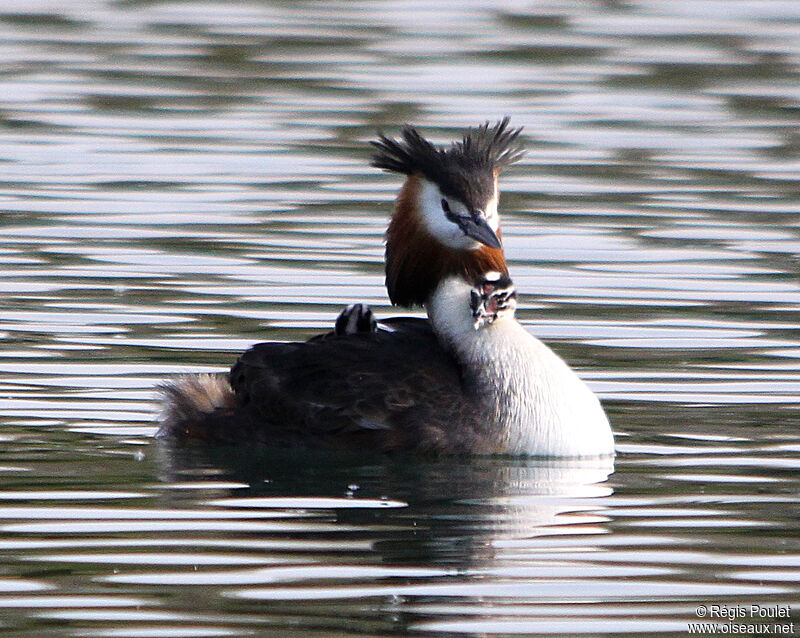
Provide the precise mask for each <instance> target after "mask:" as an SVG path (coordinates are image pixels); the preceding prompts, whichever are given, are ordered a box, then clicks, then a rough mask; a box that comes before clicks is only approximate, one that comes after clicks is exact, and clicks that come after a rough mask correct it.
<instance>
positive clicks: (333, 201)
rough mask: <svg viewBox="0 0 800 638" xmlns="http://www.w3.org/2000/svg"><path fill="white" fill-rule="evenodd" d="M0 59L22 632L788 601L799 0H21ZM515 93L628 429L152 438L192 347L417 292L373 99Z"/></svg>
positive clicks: (794, 483) (3, 433) (645, 612)
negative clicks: (396, 290)
mask: <svg viewBox="0 0 800 638" xmlns="http://www.w3.org/2000/svg"><path fill="white" fill-rule="evenodd" d="M0 60H2V62H3V73H2V74H0V96H2V97H0V126H1V127H2V133H1V134H0V162H2V167H3V170H2V173H0V206H1V207H2V211H3V214H2V216H0V224H1V225H2V237H3V241H2V243H0V265H2V269H1V271H0V336H2V341H0V388H1V389H2V394H1V395H0V442H1V443H2V448H3V454H2V457H0V477H2V481H0V555H1V556H0V631H3V632H5V633H6V634H7V635H9V636H36V637H40V636H125V637H135V636H176V637H182V636H192V637H194V636H247V635H253V636H279V635H280V636H285V635H290V634H291V635H302V636H326V637H327V636H345V635H347V636H365V637H367V636H384V635H389V634H403V635H404V634H413V635H432V636H463V635H481V636H484V635H563V634H570V635H580V636H596V635H650V634H655V635H664V636H686V635H687V632H688V629H689V627H688V624H689V623H690V622H691V623H693V622H696V621H699V620H709V621H717V622H722V623H723V624H729V621H730V619H729V618H722V619H719V618H702V617H700V616H699V615H698V611H697V610H698V608H699V606H700V605H706V606H707V609H711V607H712V606H713V605H717V607H718V608H726V609H729V610H730V609H734V608H736V607H739V606H741V607H746V608H747V609H749V606H750V605H759V606H761V607H764V608H780V609H785V608H791V609H790V613H791V619H789V621H788V622H791V621H796V622H795V625H796V627H794V628H792V629H791V631H792V632H794V633H797V634H800V630H798V629H797V627H800V618H799V617H798V609H800V582H799V581H800V579H798V573H800V538H798V532H797V530H798V526H797V521H798V519H799V518H800V505H799V503H798V493H800V482H799V481H798V478H797V477H798V467H800V436H799V435H798V424H799V421H800V419H798V404H800V372H799V371H798V360H799V359H800V332H799V331H798V328H797V326H798V321H797V319H798V311H800V280H799V279H798V275H797V272H798V262H797V257H796V255H797V254H798V252H799V251H800V232H798V221H797V212H798V208H799V207H800V200H799V198H798V177H800V160H798V137H797V130H798V124H800V122H799V121H798V120H799V118H798V112H799V111H798V104H799V103H800V102H799V100H800V90H798V87H799V86H800V77H798V64H799V63H800V5H798V4H797V3H795V2H790V1H786V0H763V1H760V2H745V1H742V2H738V1H737V2H722V1H714V0H697V1H693V2H682V1H675V2H657V1H647V0H637V1H635V2H628V3H617V2H579V1H575V2H571V1H569V2H552V3H528V2H518V1H516V0H507V1H502V2H497V3H491V5H489V4H487V3H482V2H469V1H468V2H464V1H463V0H462V1H460V2H457V3H456V2H436V3H424V2H417V3H413V2H412V3H411V4H409V3H408V2H404V3H397V2H393V1H389V2H384V1H381V2H375V1H363V2H347V3H342V2H332V1H325V0H322V1H320V2H277V1H276V2H270V1H265V2H234V3H220V2H216V1H209V2H198V3H180V2H174V3H168V2H137V1H131V2H107V1H97V2H66V3H63V2H62V3H56V4H53V3H50V2H44V1H39V0H36V1H34V2H28V3H26V4H25V5H24V6H17V5H14V6H12V5H11V4H9V3H6V5H5V6H2V7H0ZM505 114H508V115H510V116H511V117H512V121H513V122H514V123H515V124H517V125H523V126H525V130H526V135H527V141H528V143H529V149H530V150H529V153H528V155H527V157H526V158H525V160H524V161H523V162H521V163H520V164H519V165H517V166H516V167H514V168H513V169H511V170H509V171H508V172H507V173H506V174H505V175H504V176H503V180H502V184H501V185H502V190H503V197H502V202H501V208H502V214H503V220H504V221H503V225H504V239H505V246H506V252H507V255H508V257H509V259H510V264H511V270H512V275H513V277H514V279H515V282H516V284H517V286H518V289H519V290H520V291H521V297H520V302H521V310H520V313H519V314H520V317H521V319H522V321H523V322H524V323H525V325H526V326H527V327H528V328H529V330H530V331H531V332H533V333H534V334H536V335H537V336H539V337H541V338H542V339H544V340H545V341H547V342H548V343H549V344H551V345H552V347H553V348H554V349H555V350H557V351H558V352H559V353H560V354H562V355H563V356H564V357H565V358H566V359H567V360H568V361H570V362H571V363H572V364H573V365H574V366H575V367H576V369H578V371H579V372H580V374H581V375H582V376H583V377H584V378H585V379H587V380H588V382H589V383H590V385H591V386H592V387H593V388H594V389H595V390H596V391H597V392H598V393H599V395H600V396H601V397H602V398H603V401H604V404H605V406H606V408H607V411H608V413H609V415H610V417H611V419H612V422H613V424H614V429H615V432H616V436H617V442H618V450H619V455H618V457H617V459H616V461H615V463H614V465H613V466H611V465H610V464H602V463H599V464H598V463H590V464H580V465H576V464H574V463H563V462H562V463H559V462H544V461H537V460H522V459H517V460H515V459H470V460H465V459H441V460H434V459H416V460H415V459H406V458H392V459H384V458H380V457H359V458H352V457H347V456H344V457H334V458H330V457H328V456H326V455H319V454H310V453H302V452H295V453H276V452H270V451H267V450H242V449H239V450H226V449H202V448H189V449H174V448H171V447H170V446H169V445H166V444H163V443H158V442H155V441H153V439H152V434H153V433H154V431H155V429H156V427H157V421H156V419H155V413H156V405H155V403H154V401H153V394H152V389H153V387H154V385H155V384H156V383H158V382H159V381H161V380H163V379H165V378H167V377H169V376H170V375H172V374H175V373H179V372H187V371H220V370H224V369H226V368H227V367H228V366H230V364H231V363H232V361H233V360H234V359H235V357H236V353H238V352H240V351H242V350H243V349H244V348H246V347H247V346H248V345H250V344H252V343H254V342H257V341H261V340H266V339H278V340H300V339H305V338H307V337H309V336H311V335H313V334H315V333H316V332H318V331H320V330H324V329H326V328H327V327H329V326H330V325H331V322H332V321H333V319H334V317H335V316H336V314H337V313H338V312H339V310H340V309H341V308H342V306H343V305H345V304H347V303H351V302H353V301H356V300H360V301H367V302H369V303H370V304H372V305H373V306H374V307H375V309H376V311H377V312H378V313H379V314H381V315H383V316H386V315H387V314H389V313H392V312H397V311H396V310H393V309H391V308H390V307H389V305H388V300H387V298H386V294H385V290H384V287H383V277H382V260H383V253H382V236H383V232H384V230H385V227H386V223H387V219H388V214H389V211H390V208H391V200H392V198H393V196H394V192H395V191H396V189H397V187H398V179H397V177H396V176H392V175H384V174H381V173H379V172H378V171H376V170H374V169H371V168H369V166H368V161H369V150H368V145H367V142H368V141H369V140H370V139H372V138H374V136H375V134H376V130H379V129H380V130H384V131H386V132H387V133H395V132H397V130H398V127H399V125H400V124H402V123H404V122H413V123H415V124H417V125H419V126H421V127H423V128H424V130H425V131H426V133H428V134H429V135H430V136H432V137H433V138H435V139H436V140H439V141H442V142H446V141H448V140H450V139H452V138H453V136H457V135H459V132H460V131H461V129H462V128H463V127H464V126H467V125H471V124H476V123H479V122H483V121H485V120H495V119H497V118H499V117H500V116H502V115H505ZM748 614H749V612H748ZM750 620H751V617H749V616H748V617H746V618H744V619H740V620H739V621H738V622H748V621H750ZM753 620H759V619H753ZM770 622H771V623H772V624H771V627H772V628H773V629H774V630H775V631H774V633H777V631H782V630H784V628H785V622H787V621H786V619H781V620H771V621H770ZM779 628H780V629H779ZM728 629H730V627H728ZM751 633H753V632H751ZM762 633H763V632H762ZM784 635H785V633H784Z"/></svg>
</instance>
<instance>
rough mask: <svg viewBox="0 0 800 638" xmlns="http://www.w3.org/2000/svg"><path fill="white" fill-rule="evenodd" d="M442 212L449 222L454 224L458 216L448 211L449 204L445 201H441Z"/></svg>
mask: <svg viewBox="0 0 800 638" xmlns="http://www.w3.org/2000/svg"><path fill="white" fill-rule="evenodd" d="M442 210H443V211H444V216H445V217H447V219H449V220H450V221H451V222H455V221H456V220H457V219H458V215H456V214H455V213H454V212H453V211H452V210H450V204H448V203H447V200H446V199H442Z"/></svg>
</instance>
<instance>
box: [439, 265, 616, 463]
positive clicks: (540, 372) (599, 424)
mask: <svg viewBox="0 0 800 638" xmlns="http://www.w3.org/2000/svg"><path fill="white" fill-rule="evenodd" d="M470 289H471V286H470V285H469V284H467V283H466V282H464V281H463V280H462V279H458V278H450V279H448V280H446V281H444V282H442V283H441V284H440V285H439V287H438V288H437V290H436V291H435V292H434V294H433V295H432V298H431V300H430V302H429V304H428V314H429V315H430V318H431V321H432V323H433V326H434V330H436V332H437V334H438V335H439V338H440V339H442V340H443V341H444V342H445V343H447V344H449V347H450V348H451V349H452V350H453V351H454V352H455V354H456V356H457V357H458V359H459V361H460V363H461V364H462V365H463V366H464V367H465V369H466V370H467V372H468V373H469V374H470V376H471V378H472V379H473V381H474V388H475V391H476V392H477V393H478V397H477V400H478V401H479V403H481V404H482V405H485V406H486V408H487V418H489V419H492V420H493V421H494V422H495V423H496V425H497V428H498V437H499V440H500V442H501V444H500V447H501V449H502V451H504V452H505V453H508V454H528V455H532V456H602V455H610V454H613V453H614V439H613V436H612V434H611V427H610V425H609V422H608V418H607V417H606V415H605V412H604V411H603V408H602V407H601V405H600V401H599V400H598V399H597V397H596V396H595V395H594V394H593V393H592V391H591V390H590V389H589V388H588V386H587V385H586V384H585V383H584V382H583V381H582V380H581V379H580V378H579V377H578V375H577V374H575V372H574V371H573V370H572V369H571V368H570V367H569V366H568V365H567V364H566V363H565V362H564V360H563V359H561V358H560V357H559V356H558V355H557V354H555V353H554V352H553V351H552V350H551V349H550V348H548V347H547V346H546V345H545V344H543V343H542V342H541V341H539V340H538V339H536V338H535V337H533V336H532V335H531V334H529V333H528V332H527V331H526V330H525V329H524V328H523V327H522V326H521V325H520V324H519V322H517V320H516V319H514V318H513V317H507V318H503V319H500V320H498V321H496V322H495V323H494V324H492V325H490V326H486V327H484V328H482V329H480V330H475V328H474V325H473V321H472V316H471V313H470V312H469V291H470Z"/></svg>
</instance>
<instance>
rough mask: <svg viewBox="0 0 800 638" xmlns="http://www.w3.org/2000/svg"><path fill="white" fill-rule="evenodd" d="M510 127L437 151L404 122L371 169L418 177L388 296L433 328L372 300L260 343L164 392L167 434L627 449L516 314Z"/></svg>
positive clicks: (400, 231)
mask: <svg viewBox="0 0 800 638" xmlns="http://www.w3.org/2000/svg"><path fill="white" fill-rule="evenodd" d="M519 133H520V129H510V128H509V127H508V118H505V119H503V120H501V121H500V122H498V123H497V124H496V125H494V126H492V127H490V126H489V125H488V124H485V125H483V126H480V127H477V128H474V129H470V130H469V131H467V133H466V134H465V136H464V138H463V140H462V141H461V142H459V143H454V144H452V145H451V146H450V147H449V148H438V147H436V146H434V145H433V144H431V143H430V142H429V141H427V140H426V139H424V138H423V137H422V136H421V135H420V134H419V133H418V132H417V131H416V130H415V129H413V128H411V127H406V128H405V129H404V130H403V133H402V138H401V139H400V140H393V139H389V138H387V137H383V136H381V138H380V139H379V140H378V141H377V142H374V143H373V144H374V146H375V147H376V149H377V152H376V154H375V156H374V160H373V165H374V166H376V167H379V168H383V169H386V170H389V171H393V172H398V173H402V174H404V175H406V180H405V183H404V185H403V187H402V189H401V190H400V193H399V195H398V197H397V199H396V202H395V208H394V213H393V215H392V219H391V223H390V225H389V229H388V231H387V235H386V286H387V289H388V292H389V297H390V299H391V301H392V302H393V303H395V304H398V305H404V306H414V305H422V306H424V307H425V308H426V310H427V312H428V317H429V319H428V320H425V319H416V318H407V317H406V318H394V319H388V320H386V321H382V322H379V323H376V322H375V320H374V318H373V317H372V313H371V312H370V311H369V310H368V309H366V308H365V307H363V306H361V305H356V306H351V307H350V308H348V309H347V310H346V311H345V312H343V313H342V314H341V315H340V317H339V319H338V320H337V323H336V328H335V330H334V331H333V332H331V333H328V334H325V335H320V336H318V337H314V338H312V339H311V340H309V341H307V342H303V343H277V342H268V343H261V344H257V345H255V346H253V347H252V348H251V349H250V350H248V351H247V352H245V353H244V354H243V355H242V356H241V357H240V358H239V360H238V361H237V362H236V364H235V365H234V366H233V368H232V369H231V372H230V374H229V375H228V377H227V378H225V377H223V376H214V375H187V376H184V377H181V378H179V379H177V380H176V381H174V382H172V383H168V384H165V385H164V386H162V387H161V393H162V397H163V403H164V419H163V425H162V428H161V430H160V431H159V435H160V436H163V437H169V438H174V439H199V440H205V441H215V442H246V443H247V442H249V443H256V442H258V443H263V444H267V445H275V446H307V447H324V448H351V449H352V448H355V449H369V450H374V451H394V450H399V451H412V452H428V453H439V454H512V455H533V456H603V455H611V454H613V453H614V441H613V437H612V434H611V429H610V426H609V423H608V419H607V418H606V415H605V413H604V412H603V409H602V407H601V406H600V402H599V401H598V399H597V398H596V397H595V395H594V394H593V393H592V392H591V390H589V388H588V387H587V386H586V385H585V384H584V383H583V381H581V380H580V379H579V378H578V376H577V375H576V374H575V373H574V372H573V371H572V370H571V369H570V368H569V366H568V365H567V364H566V363H564V361H563V360H562V359H560V358H559V357H558V356H557V355H556V354H555V353H554V352H553V351H552V350H550V349H549V348H548V347H547V346H545V345H544V344H543V343H542V342H540V341H539V340H538V339H536V338H535V337H533V336H532V335H530V334H529V333H528V332H527V331H526V330H525V329H524V328H523V327H522V326H521V325H520V324H519V322H518V321H517V320H516V319H515V317H514V310H515V307H516V300H515V293H514V289H513V284H512V283H511V280H510V279H509V277H508V268H507V265H506V261H505V257H504V255H503V251H502V247H501V243H500V239H499V216H498V211H497V198H498V190H497V178H498V174H499V172H500V171H501V170H502V169H503V168H504V167H506V166H507V165H509V164H511V163H513V162H515V161H517V160H518V159H520V157H521V156H522V153H523V150H522V147H521V146H520V145H519V143H518V141H517V138H518V136H519Z"/></svg>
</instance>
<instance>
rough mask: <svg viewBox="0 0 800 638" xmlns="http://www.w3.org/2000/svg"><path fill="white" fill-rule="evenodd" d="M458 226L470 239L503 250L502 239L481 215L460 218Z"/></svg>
mask: <svg viewBox="0 0 800 638" xmlns="http://www.w3.org/2000/svg"><path fill="white" fill-rule="evenodd" d="M458 225H459V226H460V227H461V230H462V232H463V233H464V234H465V235H467V236H468V237H472V239H475V240H476V241H479V242H481V243H482V244H486V245H487V246H489V247H490V248H502V244H501V243H500V238H499V237H498V236H497V233H495V232H494V231H493V230H492V227H491V226H489V222H488V221H486V217H484V216H483V215H482V214H481V213H477V214H473V215H471V216H469V217H459V218H458Z"/></svg>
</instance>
